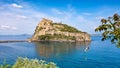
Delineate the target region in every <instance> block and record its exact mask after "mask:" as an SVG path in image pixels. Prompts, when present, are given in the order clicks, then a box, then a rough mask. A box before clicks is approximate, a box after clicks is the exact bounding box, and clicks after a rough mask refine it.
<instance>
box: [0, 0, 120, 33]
mask: <svg viewBox="0 0 120 68" xmlns="http://www.w3.org/2000/svg"><path fill="white" fill-rule="evenodd" d="M119 3H120V0H0V35H17V34H31V35H32V34H33V33H34V30H35V28H36V26H37V24H38V23H39V22H40V21H41V19H42V18H47V19H51V20H53V21H54V22H62V23H64V24H68V25H70V26H73V27H75V28H77V29H79V30H81V31H84V32H88V33H89V34H99V32H97V33H96V32H95V31H94V29H95V28H96V27H98V26H99V25H100V24H101V22H100V20H101V19H102V18H107V17H109V16H113V14H115V13H117V14H120V4H119Z"/></svg>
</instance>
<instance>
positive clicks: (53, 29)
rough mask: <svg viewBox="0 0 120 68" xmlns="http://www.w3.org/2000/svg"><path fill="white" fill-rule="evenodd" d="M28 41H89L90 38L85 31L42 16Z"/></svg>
mask: <svg viewBox="0 0 120 68" xmlns="http://www.w3.org/2000/svg"><path fill="white" fill-rule="evenodd" d="M29 41H91V38H90V35H89V34H88V33H86V32H82V31H79V30H77V29H76V28H74V27H71V26H69V25H66V24H62V23H54V22H53V21H51V20H48V19H45V18H43V19H42V20H41V21H40V23H39V24H38V25H37V27H36V30H35V32H34V35H33V36H32V38H31V39H29Z"/></svg>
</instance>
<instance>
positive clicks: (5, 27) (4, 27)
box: [0, 25, 17, 30]
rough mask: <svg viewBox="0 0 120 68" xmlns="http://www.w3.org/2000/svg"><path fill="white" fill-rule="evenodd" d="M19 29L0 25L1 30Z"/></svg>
mask: <svg viewBox="0 0 120 68" xmlns="http://www.w3.org/2000/svg"><path fill="white" fill-rule="evenodd" d="M16 29H17V27H15V26H9V25H0V30H16Z"/></svg>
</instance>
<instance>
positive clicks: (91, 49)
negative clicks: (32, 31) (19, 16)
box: [0, 36, 120, 68]
mask: <svg viewBox="0 0 120 68" xmlns="http://www.w3.org/2000/svg"><path fill="white" fill-rule="evenodd" d="M29 37H31V36H13V37H11V36H0V40H8V39H14V40H15V39H17V40H19V39H20V40H21V39H22V40H25V39H26V38H29ZM91 38H92V41H91V42H79V43H72V42H71V43H70V42H31V43H30V42H12V43H0V64H3V62H4V59H6V63H9V64H14V63H15V60H16V59H17V58H18V57H28V58H30V59H34V58H37V59H40V60H45V61H47V62H54V63H56V64H57V66H58V67H59V68H120V49H119V48H117V47H116V46H115V45H113V44H111V42H110V41H104V42H102V41H101V40H100V39H101V36H92V37H91Z"/></svg>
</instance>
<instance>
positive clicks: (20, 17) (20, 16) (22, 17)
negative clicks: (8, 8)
mask: <svg viewBox="0 0 120 68" xmlns="http://www.w3.org/2000/svg"><path fill="white" fill-rule="evenodd" d="M16 18H17V19H27V17H26V16H24V15H16Z"/></svg>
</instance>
